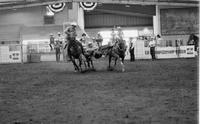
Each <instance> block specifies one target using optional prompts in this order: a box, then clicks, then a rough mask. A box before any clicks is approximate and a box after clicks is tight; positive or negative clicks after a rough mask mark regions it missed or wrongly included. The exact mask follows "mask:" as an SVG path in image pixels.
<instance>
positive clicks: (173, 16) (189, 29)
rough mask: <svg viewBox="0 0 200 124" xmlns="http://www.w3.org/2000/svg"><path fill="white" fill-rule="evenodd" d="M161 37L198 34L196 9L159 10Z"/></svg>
mask: <svg viewBox="0 0 200 124" xmlns="http://www.w3.org/2000/svg"><path fill="white" fill-rule="evenodd" d="M160 17H161V33H162V35H177V34H178V35H179V34H184V35H185V34H191V33H198V31H199V13H198V8H197V7H192V8H170V9H161V10H160Z"/></svg>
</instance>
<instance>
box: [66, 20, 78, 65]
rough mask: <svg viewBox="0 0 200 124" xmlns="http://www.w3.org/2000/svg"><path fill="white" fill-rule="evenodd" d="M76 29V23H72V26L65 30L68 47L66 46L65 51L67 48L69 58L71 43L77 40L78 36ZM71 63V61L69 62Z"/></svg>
mask: <svg viewBox="0 0 200 124" xmlns="http://www.w3.org/2000/svg"><path fill="white" fill-rule="evenodd" d="M76 27H77V24H76V22H72V23H71V25H70V26H69V27H67V28H66V29H65V31H64V32H65V34H66V45H65V46H64V49H66V48H67V55H68V57H69V54H68V53H69V47H68V46H69V41H72V40H76V36H77V33H76ZM68 61H70V60H68Z"/></svg>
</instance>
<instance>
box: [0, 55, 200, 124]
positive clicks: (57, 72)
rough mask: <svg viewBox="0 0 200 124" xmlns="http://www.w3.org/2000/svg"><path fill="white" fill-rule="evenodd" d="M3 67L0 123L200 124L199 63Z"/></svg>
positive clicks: (161, 62) (47, 63)
mask: <svg viewBox="0 0 200 124" xmlns="http://www.w3.org/2000/svg"><path fill="white" fill-rule="evenodd" d="M125 63H126V72H124V73H121V72H120V71H117V70H119V69H120V68H119V67H117V70H115V71H107V70H106V68H107V65H108V62H107V61H103V60H101V61H95V66H96V69H97V71H96V72H86V73H75V72H74V71H73V66H72V64H71V63H56V62H42V63H30V64H6V65H0V124H197V121H198V120H197V112H198V107H197V106H198V93H197V91H198V83H197V81H198V78H197V76H198V69H197V68H198V67H197V66H198V64H197V63H198V62H197V59H196V58H195V59H170V60H157V61H151V60H140V61H136V62H132V63H130V62H129V61H126V62H125Z"/></svg>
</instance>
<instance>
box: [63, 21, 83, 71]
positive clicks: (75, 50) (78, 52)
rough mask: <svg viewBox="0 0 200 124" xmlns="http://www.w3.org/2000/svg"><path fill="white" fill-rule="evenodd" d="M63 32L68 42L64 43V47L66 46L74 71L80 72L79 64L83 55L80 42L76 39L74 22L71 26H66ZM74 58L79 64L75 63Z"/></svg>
mask: <svg viewBox="0 0 200 124" xmlns="http://www.w3.org/2000/svg"><path fill="white" fill-rule="evenodd" d="M65 34H66V35H67V37H66V40H67V41H68V44H66V45H65V47H64V49H65V48H66V47H67V53H68V56H69V58H70V59H71V61H72V63H73V65H74V69H75V71H80V72H82V67H81V65H82V62H83V60H84V58H85V57H84V50H83V46H82V44H81V43H80V42H79V41H77V40H76V36H77V34H76V24H75V23H72V24H71V26H69V27H67V28H66V29H65ZM76 59H78V61H79V66H78V65H77V64H76ZM84 64H85V62H84ZM85 67H86V64H85Z"/></svg>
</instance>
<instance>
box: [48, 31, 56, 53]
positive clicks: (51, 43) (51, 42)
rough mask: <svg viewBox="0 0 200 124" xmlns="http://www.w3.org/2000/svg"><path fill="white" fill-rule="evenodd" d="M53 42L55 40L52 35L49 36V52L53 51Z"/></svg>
mask: <svg viewBox="0 0 200 124" xmlns="http://www.w3.org/2000/svg"><path fill="white" fill-rule="evenodd" d="M54 40H55V38H54V36H53V34H50V43H49V46H50V48H51V51H52V50H53V47H54V45H55V43H54Z"/></svg>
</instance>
